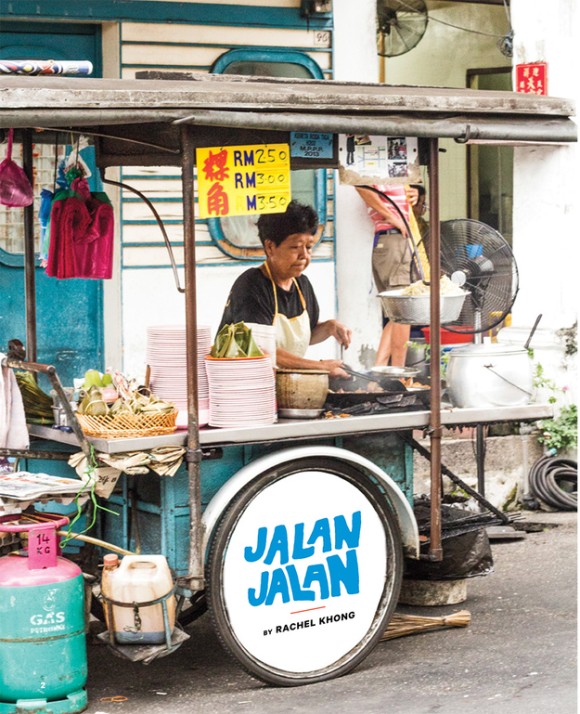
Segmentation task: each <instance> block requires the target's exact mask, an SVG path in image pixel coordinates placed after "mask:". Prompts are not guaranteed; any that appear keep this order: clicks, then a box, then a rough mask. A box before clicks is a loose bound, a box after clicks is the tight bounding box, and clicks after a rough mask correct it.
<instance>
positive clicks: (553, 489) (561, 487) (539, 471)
mask: <svg viewBox="0 0 580 714" xmlns="http://www.w3.org/2000/svg"><path fill="white" fill-rule="evenodd" d="M528 483H529V488H530V493H531V494H532V496H535V497H536V498H538V499H540V500H541V501H543V502H544V503H545V504H546V505H548V506H551V507H552V508H555V509H557V510H559V511H577V510H578V464H577V463H576V462H575V461H572V460H571V459H561V458H558V457H554V456H542V457H541V458H539V459H538V460H537V461H536V462H535V464H534V465H533V466H532V468H531V469H530V473H529V476H528Z"/></svg>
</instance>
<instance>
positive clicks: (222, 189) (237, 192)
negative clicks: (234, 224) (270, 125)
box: [196, 144, 291, 218]
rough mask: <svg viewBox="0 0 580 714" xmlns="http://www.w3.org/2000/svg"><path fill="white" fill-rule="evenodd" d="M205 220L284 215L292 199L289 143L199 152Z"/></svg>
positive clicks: (200, 199) (201, 210)
mask: <svg viewBox="0 0 580 714" xmlns="http://www.w3.org/2000/svg"><path fill="white" fill-rule="evenodd" d="M196 159H197V187H198V208H199V215H200V217H201V218H221V217H223V216H245V215H248V214H253V213H282V212H284V211H285V210H286V206H287V205H288V203H289V202H290V200H291V192H290V147H289V146H288V144H257V145H255V146H253V145H247V146H219V147H208V148H203V149H202V148H200V149H197V150H196Z"/></svg>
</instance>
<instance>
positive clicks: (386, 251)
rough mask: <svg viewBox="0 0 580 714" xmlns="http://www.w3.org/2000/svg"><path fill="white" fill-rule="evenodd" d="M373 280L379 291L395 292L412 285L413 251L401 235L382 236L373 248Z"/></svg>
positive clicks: (388, 234)
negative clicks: (397, 289) (396, 289)
mask: <svg viewBox="0 0 580 714" xmlns="http://www.w3.org/2000/svg"><path fill="white" fill-rule="evenodd" d="M372 266H373V278H374V281H375V285H376V286H377V290H378V291H379V292H383V290H394V289H395V288H400V287H405V286H407V285H410V284H411V251H410V249H409V243H408V241H407V239H406V238H405V237H404V236H403V235H401V233H386V234H384V235H380V236H379V239H378V242H377V244H376V246H375V247H374V248H373V260H372Z"/></svg>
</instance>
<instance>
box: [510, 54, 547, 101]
mask: <svg viewBox="0 0 580 714" xmlns="http://www.w3.org/2000/svg"><path fill="white" fill-rule="evenodd" d="M516 92H521V93H523V94H540V95H546V94H548V65H547V63H546V62H535V63H534V64H516Z"/></svg>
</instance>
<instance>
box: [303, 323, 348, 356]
mask: <svg viewBox="0 0 580 714" xmlns="http://www.w3.org/2000/svg"><path fill="white" fill-rule="evenodd" d="M329 337H334V338H335V340H336V341H337V342H338V343H339V344H340V345H342V346H343V347H344V348H345V349H346V348H347V347H348V346H349V345H350V343H351V340H352V330H351V329H350V327H347V326H346V325H343V324H342V322H338V320H326V321H325V322H319V323H318V325H316V327H315V328H314V329H313V330H312V335H311V337H310V344H311V345H317V344H318V343H319V342H324V340H326V339H328V338H329Z"/></svg>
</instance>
